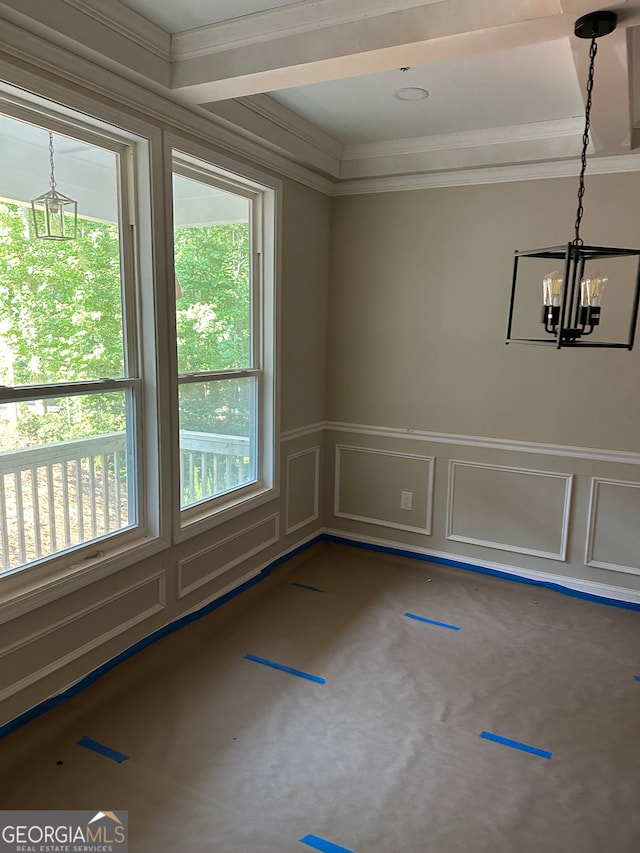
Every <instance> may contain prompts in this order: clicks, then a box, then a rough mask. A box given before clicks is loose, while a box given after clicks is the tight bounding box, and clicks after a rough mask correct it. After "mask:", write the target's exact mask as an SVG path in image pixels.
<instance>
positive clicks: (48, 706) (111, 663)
mask: <svg viewBox="0 0 640 853" xmlns="http://www.w3.org/2000/svg"><path fill="white" fill-rule="evenodd" d="M319 542H335V543H338V544H342V545H348V546H350V547H352V548H360V549H363V550H367V551H377V552H380V553H383V554H394V555H397V556H399V557H409V558H411V559H414V560H420V561H422V562H426V563H435V564H436V565H443V566H452V567H453V568H457V569H464V570H466V571H471V572H477V573H479V574H485V575H490V576H492V577H498V578H503V579H504V580H509V581H514V582H516V583H524V584H528V585H530V586H537V587H544V588H545V589H551V590H554V591H556V592H560V593H562V594H563V595H568V596H571V597H572V598H581V599H584V600H585V601H593V602H595V603H597V604H606V605H609V606H610V607H619V608H622V609H624V610H635V611H637V612H640V604H636V603H634V602H631V601H622V600H620V599H614V598H607V597H606V596H601V595H593V594H591V593H586V592H579V591H578V590H573V589H571V588H570V587H565V586H562V585H561V584H557V583H551V582H547V581H542V580H533V579H531V578H525V577H521V576H519V575H517V574H513V573H511V572H501V571H499V570H498V569H490V568H484V567H483V566H477V565H475V564H472V563H465V562H464V561H462V560H453V559H449V558H444V557H437V556H429V555H428V554H421V553H416V552H415V551H411V550H409V549H407V548H401V547H396V546H392V545H379V544H375V543H369V542H361V541H359V540H355V539H350V538H349V537H348V536H338V535H336V534H335V533H320V534H318V535H317V536H315V537H314V538H313V539H310V540H309V541H308V542H305V543H304V544H302V545H298V546H296V547H295V548H293V549H292V550H291V551H288V552H287V553H286V554H283V555H282V556H280V557H278V558H276V559H275V560H273V561H272V562H271V563H269V565H268V566H266V567H265V568H264V569H263V570H262V571H261V572H260V574H258V575H257V576H256V577H254V578H250V579H249V580H248V581H245V582H244V583H242V584H240V586H237V587H236V588H235V589H233V590H231V591H230V592H228V593H226V594H225V595H223V596H221V597H220V598H216V599H215V601H212V602H210V603H209V604H206V605H204V606H203V607H201V608H200V609H199V610H196V611H194V612H193V613H189V614H187V615H186V616H181V617H179V618H178V619H176V620H174V621H173V622H170V623H169V624H168V625H165V626H164V627H163V628H159V629H158V630H157V631H153V632H152V633H151V634H149V635H148V636H147V637H143V638H142V639H141V640H139V641H138V642H137V643H134V644H133V645H132V646H130V647H129V648H127V649H125V650H124V651H122V652H121V653H120V654H118V655H116V656H115V657H113V658H111V659H110V660H108V661H106V662H105V663H104V664H102V665H101V666H99V667H97V668H96V669H94V670H92V671H91V672H89V673H87V675H85V676H83V677H82V678H80V679H79V680H78V681H77V682H76V683H75V684H73V685H72V686H71V687H69V688H67V689H66V690H63V691H61V692H60V693H58V694H56V695H55V696H52V697H50V698H49V699H45V700H44V701H43V702H40V703H38V704H37V705H35V706H34V707H33V708H29V710H27V711H24V712H23V713H22V714H19V715H18V716H17V717H14V718H13V719H12V720H9V721H8V722H6V723H4V724H3V725H0V740H1V739H2V738H3V737H5V735H8V734H9V733H10V732H12V731H14V730H15V729H18V728H20V727H21V726H24V725H26V724H27V723H29V722H31V721H32V720H34V719H36V718H37V717H40V716H42V714H46V713H47V711H50V710H52V709H53V708H56V707H58V706H59V705H62V704H63V703H64V702H66V701H67V700H68V699H71V698H72V697H74V696H77V695H78V694H79V693H81V692H82V691H83V690H84V689H85V688H87V687H89V686H90V685H91V684H93V683H94V682H95V681H97V680H98V679H99V678H102V676H103V675H105V674H106V673H107V672H109V671H110V670H111V669H113V668H114V667H116V666H117V665H118V664H119V663H122V661H124V660H127V659H128V658H130V657H133V655H135V654H137V653H138V652H140V651H142V650H143V649H145V648H147V646H151V645H153V643H155V642H157V641H158V640H161V639H162V638H163V637H166V636H168V635H169V634H172V633H173V632H174V631H179V630H180V628H183V627H184V626H185V625H189V624H190V623H191V622H195V621H197V620H198V619H201V618H202V617H203V616H206V615H207V614H208V613H211V612H212V611H213V610H216V609H217V608H218V607H221V606H222V605H223V604H226V602H227V601H230V600H231V599H232V598H235V597H236V596H237V595H240V594H241V593H242V592H244V591H245V590H247V589H249V588H250V587H252V586H254V584H256V583H259V582H260V581H261V580H263V579H264V578H266V577H268V576H269V575H270V574H271V572H272V571H273V570H274V569H275V568H277V567H278V566H280V565H282V564H283V563H286V562H287V561H288V560H290V559H292V558H293V557H296V556H297V555H298V554H301V553H302V552H303V551H306V550H307V549H308V548H311V547H313V546H314V545H316V544H318V543H319ZM636 680H637V681H640V676H636Z"/></svg>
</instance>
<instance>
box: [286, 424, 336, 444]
mask: <svg viewBox="0 0 640 853" xmlns="http://www.w3.org/2000/svg"><path fill="white" fill-rule="evenodd" d="M326 428H327V422H326V421H318V422H317V423H315V424H309V425H308V426H302V427H295V428H294V429H288V430H285V431H284V432H283V433H281V434H280V441H293V440H294V439H296V438H304V437H305V436H306V435H314V434H315V433H317V432H322V431H324V430H325V429H326Z"/></svg>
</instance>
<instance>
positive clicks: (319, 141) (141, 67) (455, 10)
mask: <svg viewBox="0 0 640 853" xmlns="http://www.w3.org/2000/svg"><path fill="white" fill-rule="evenodd" d="M596 8H607V9H612V10H614V11H616V12H617V13H618V20H619V24H618V28H617V29H616V31H615V32H614V33H612V34H611V35H608V36H606V37H605V38H603V39H601V40H599V42H598V48H599V49H598V56H597V63H596V88H595V90H594V107H593V120H592V135H591V148H592V150H591V156H590V169H592V170H593V171H598V170H601V171H612V170H613V171H615V170H623V169H625V168H629V167H630V166H631V164H632V163H633V164H635V163H636V161H638V162H640V80H639V79H638V75H639V74H640V71H639V62H640V61H639V58H638V57H640V29H639V27H640V0H619V2H617V3H611V2H607V0H605V2H603V3H601V4H600V5H599V6H595V7H594V5H593V0H426V1H425V0H423V2H417V0H181V2H180V3H176V2H175V0H47V2H46V3H42V2H38V0H13V2H12V0H9V2H0V16H1V17H4V18H5V19H6V20H8V21H11V22H14V23H18V24H19V25H20V26H22V27H28V28H30V29H31V30H32V31H34V32H37V33H38V34H40V35H45V36H46V37H47V38H48V39H50V40H54V41H57V42H58V43H59V44H62V45H64V46H65V47H67V48H68V49H70V50H73V51H76V52H78V53H80V54H82V55H85V56H89V57H90V58H91V59H93V60H94V61H95V62H99V63H102V64H104V65H106V66H107V67H109V68H111V69H115V70H118V71H119V73H121V74H123V75H124V76H127V77H129V78H130V79H132V80H135V81H138V82H143V83H144V84H145V85H147V86H149V87H151V88H153V89H155V90H156V91H160V92H162V93H163V94H165V95H166V96H168V97H170V98H172V99H174V100H175V101H177V102H179V103H181V104H184V105H188V106H189V107H191V108H193V109H195V110H197V111H198V112H200V113H201V114H206V115H209V116H212V117H213V118H215V120H216V121H217V122H219V123H220V124H222V125H224V126H225V127H228V128H229V127H230V128H233V129H234V130H237V131H239V132H240V133H241V134H242V135H243V136H245V137H247V138H248V139H250V140H253V141H259V142H260V143H261V144H263V145H266V146H267V147H268V148H269V149H271V150H272V151H275V152H278V153H279V154H281V155H285V156H286V157H288V158H291V159H292V160H293V161H295V162H297V163H298V164H300V165H301V166H303V167H305V168H308V169H311V170H314V171H315V172H317V173H318V174H320V175H322V176H324V177H325V178H328V179H330V180H331V181H333V182H334V185H335V187H336V188H337V189H336V191H338V192H347V191H348V192H358V191H370V190H371V189H372V188H373V189H375V188H380V189H384V188H385V187H387V186H389V187H390V186H392V185H393V186H402V185H405V186H412V185H425V186H427V185H442V184H446V183H449V184H451V183H457V182H461V183H462V182H473V181H475V180H478V181H479V180H488V179H491V180H501V179H504V180H507V179H513V178H514V177H518V176H520V177H533V176H543V175H547V174H548V175H553V174H575V173H576V172H577V168H578V165H577V155H578V153H579V150H580V145H581V139H582V130H583V125H584V89H585V85H586V74H587V68H588V52H589V43H588V41H584V40H580V39H577V38H576V37H575V36H574V34H573V27H574V23H575V20H576V18H578V17H579V16H581V15H583V14H585V13H587V12H591V11H594V9H596ZM401 89H410V90H411V92H410V93H409V94H412V93H413V91H414V90H424V92H427V93H428V96H423V97H422V98H420V99H411V100H402V99H399V98H398V97H397V93H398V90H401ZM417 94H420V93H419V92H418V93H417ZM638 167H639V166H638V165H633V168H638Z"/></svg>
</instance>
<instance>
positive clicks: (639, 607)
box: [320, 533, 640, 613]
mask: <svg viewBox="0 0 640 853" xmlns="http://www.w3.org/2000/svg"><path fill="white" fill-rule="evenodd" d="M320 539H321V541H323V542H335V543H336V544H338V545H349V546H350V547H351V548H360V549H362V550H364V551H378V552H379V553H381V554H394V555H395V556H397V557H409V558H410V559H412V560H420V561H421V562H423V563H434V564H435V565H438V566H451V567H452V568H454V569H464V571H467V572H475V573H476V574H480V575H489V576H490V577H494V578H502V579H503V580H506V581H513V582H514V583H523V584H527V585H528V586H537V587H542V588H543V589H550V590H553V592H560V593H562V595H568V596H569V597H570V598H581V599H583V601H592V602H594V604H606V605H608V606H609V607H618V608H620V609H622V610H635V611H637V612H639V613H640V603H637V602H635V601H624V600H623V599H621V598H608V597H607V596H606V595H596V594H595V593H591V592H581V591H580V590H578V589H572V588H571V587H569V586H563V584H560V583H557V582H556V581H545V580H538V579H537V578H527V577H524V575H519V574H518V573H517V572H503V571H500V569H490V568H488V567H485V566H478V565H476V564H475V563H465V562H464V561H463V560H455V559H452V558H449V557H438V556H431V555H429V554H422V553H418V552H417V551H411V550H410V549H409V548H402V547H400V546H396V545H379V544H377V543H373V542H361V541H360V540H358V539H350V538H349V537H348V536H338V535H337V534H335V533H323V534H322V536H321V537H320Z"/></svg>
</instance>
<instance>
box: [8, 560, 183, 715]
mask: <svg viewBox="0 0 640 853" xmlns="http://www.w3.org/2000/svg"><path fill="white" fill-rule="evenodd" d="M152 581H157V582H158V601H157V603H156V604H154V605H152V606H151V607H149V608H147V610H144V611H143V612H142V613H138V614H137V615H136V616H133V617H131V619H128V620H127V621H126V622H123V623H121V624H120V625H116V626H115V627H113V628H111V629H110V630H109V631H105V632H104V633H103V634H100V635H99V636H98V637H94V639H93V640H90V641H89V642H88V643H84V644H83V645H82V646H80V647H79V648H77V649H73V651H71V652H68V653H67V654H66V655H63V656H62V657H61V658H58V659H57V660H55V661H52V662H51V663H48V664H47V665H46V666H43V667H41V668H40V669H38V670H35V671H33V672H30V673H29V675H27V676H25V677H24V678H21V679H20V680H19V681H16V682H14V683H13V684H10V685H9V686H8V687H5V688H4V689H3V690H0V702H3V701H4V700H5V699H8V698H9V696H13V695H14V694H15V693H19V692H20V691H21V690H24V689H25V688H26V687H29V686H30V685H31V684H34V683H35V682H37V681H39V680H40V679H42V678H45V677H46V676H47V675H51V673H53V672H56V670H58V669H62V667H64V666H66V665H67V664H69V663H71V662H73V661H74V660H77V659H78V658H80V657H82V656H83V655H85V654H88V653H89V652H91V651H93V650H94V649H96V648H98V646H102V645H104V644H105V643H107V642H109V640H112V639H114V637H118V636H119V635H120V634H124V633H125V632H126V631H128V630H129V629H130V628H133V627H134V626H135V625H138V624H140V622H144V621H145V620H146V619H149V618H150V617H151V616H154V615H155V614H156V613H160V612H161V611H162V610H164V609H165V606H166V578H165V573H164V570H162V571H160V572H156V573H155V574H153V575H150V576H148V577H146V578H144V579H143V580H141V581H138V582H137V583H134V584H131V585H130V586H128V587H126V588H125V589H121V590H118V592H115V593H112V594H111V595H108V596H106V597H105V598H103V599H101V600H100V601H98V602H94V603H93V604H90V605H89V606H87V607H83V608H82V609H81V610H76V611H74V613H73V614H72V615H71V616H67V617H65V618H64V619H60V620H58V621H57V622H54V623H53V624H51V625H47V627H46V628H43V629H41V630H39V631H35V632H34V633H32V634H30V635H29V636H27V637H23V638H21V639H20V640H18V641H17V642H15V643H12V644H11V645H9V646H5V647H4V648H3V649H2V650H1V651H0V658H3V657H5V656H6V655H10V654H12V653H13V652H15V651H16V650H17V649H20V648H23V647H24V646H27V645H29V644H31V643H33V642H36V641H37V640H39V639H41V638H42V637H45V636H46V635H47V634H52V633H53V632H54V631H56V630H58V629H59V628H62V627H64V626H65V625H71V624H72V623H73V622H77V621H78V620H79V619H81V618H82V617H84V616H86V615H87V614H89V613H93V612H95V611H96V610H100V609H101V608H102V607H105V606H106V605H108V604H111V603H112V602H114V601H117V600H118V599H120V598H124V597H125V596H126V595H128V594H129V593H131V592H134V591H135V590H137V589H141V588H142V587H143V586H146V585H147V584H150V583H151V582H152Z"/></svg>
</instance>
